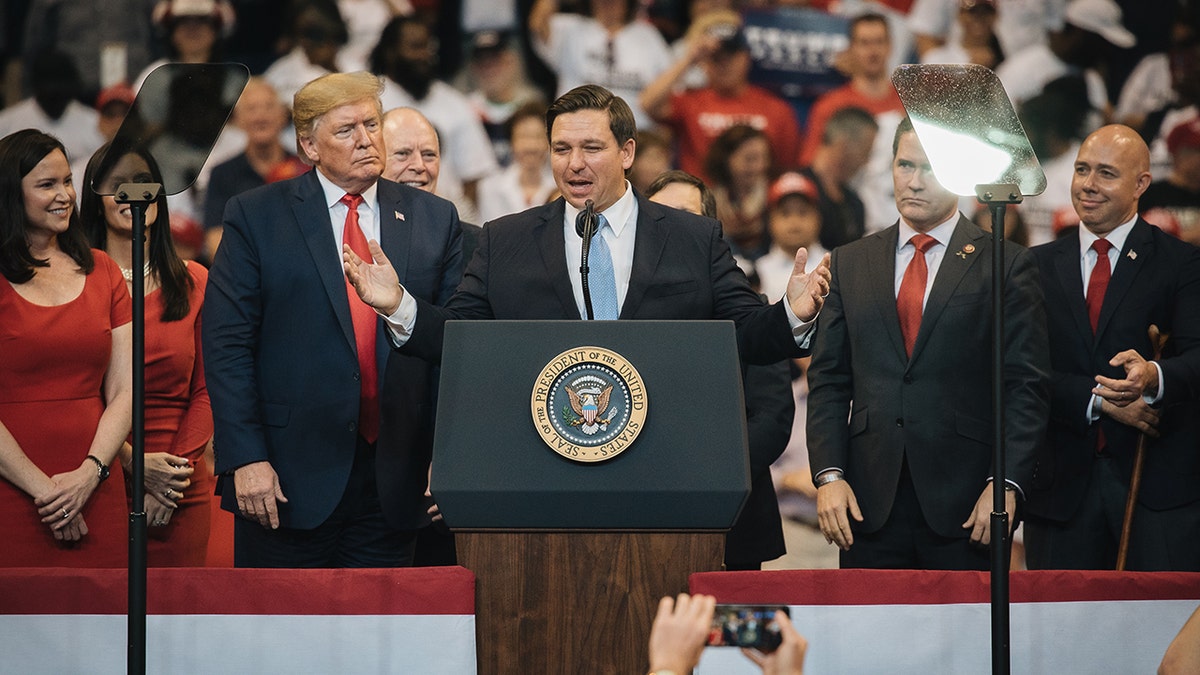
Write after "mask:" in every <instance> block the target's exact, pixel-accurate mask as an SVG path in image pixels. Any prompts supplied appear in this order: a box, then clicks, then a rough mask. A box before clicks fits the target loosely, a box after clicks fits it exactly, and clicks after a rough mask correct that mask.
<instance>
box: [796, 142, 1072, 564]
mask: <svg viewBox="0 0 1200 675" xmlns="http://www.w3.org/2000/svg"><path fill="white" fill-rule="evenodd" d="M892 151H893V160H892V179H893V183H894V186H895V195H896V206H897V209H898V210H899V211H900V220H899V222H898V223H897V224H895V225H893V226H891V227H889V228H887V229H886V230H883V231H881V232H879V233H876V234H874V235H870V236H867V237H865V238H863V239H860V240H858V241H855V242H852V243H849V244H846V245H845V246H842V247H839V248H838V249H836V250H835V251H834V253H833V263H832V265H831V269H832V272H833V278H832V282H831V289H830V292H829V298H828V299H827V301H826V303H825V308H824V309H823V310H822V312H821V317H820V320H819V327H818V331H817V337H816V344H815V346H814V348H813V359H812V365H811V367H810V368H809V371H808V377H809V385H810V390H809V395H808V448H809V456H810V458H811V464H812V468H813V475H814V476H815V478H814V482H815V483H816V485H817V486H818V489H817V511H818V518H819V520H820V525H821V531H822V532H823V533H824V534H825V538H826V539H827V540H829V541H830V542H833V543H836V544H837V545H838V546H839V547H840V548H841V549H842V551H841V566H842V567H884V568H913V569H987V567H988V560H989V558H988V554H987V550H986V549H985V548H984V547H983V546H984V545H986V544H988V543H989V542H990V541H991V537H992V536H995V535H994V534H993V533H992V532H991V531H990V530H991V528H990V525H991V523H990V517H991V511H992V482H991V469H992V443H991V438H992V416H991V414H990V410H991V405H992V403H991V401H992V394H991V392H992V383H991V378H990V377H989V374H990V372H991V359H990V355H991V342H992V321H991V301H990V300H991V257H992V254H991V243H990V237H989V236H988V235H987V234H985V233H984V232H982V231H981V230H980V229H979V228H978V227H976V226H975V225H973V224H972V223H971V222H970V221H969V220H967V219H966V218H965V217H963V216H962V214H960V213H959V212H958V197H957V196H956V195H954V194H952V193H950V192H949V191H948V190H946V189H945V188H944V187H942V186H941V185H940V184H939V183H938V182H937V180H936V179H935V178H934V176H933V174H932V172H931V168H930V165H929V160H928V158H927V157H926V156H925V151H924V149H923V148H922V147H921V143H920V141H919V140H918V139H917V135H916V133H914V131H913V128H912V124H911V122H910V121H909V120H908V119H907V118H906V119H905V120H904V121H902V122H901V124H900V126H899V127H898V128H897V130H896V136H895V139H894V140H893V143H892ZM1005 266H1006V270H1005V274H1004V278H1005V284H1004V289H1003V291H1004V303H1005V312H1006V319H1005V335H1004V345H1005V347H1004V348H1005V359H1006V362H1005V363H1006V366H1005V392H1006V399H1005V417H1006V424H1005V434H1006V440H1005V445H1006V450H1007V454H1006V467H1005V471H1006V474H1005V475H1006V480H1007V485H1006V486H1005V490H1006V510H1007V511H1008V514H1009V517H1010V518H1011V517H1013V515H1014V510H1015V507H1016V501H1017V496H1018V495H1017V490H1020V489H1025V488H1026V486H1028V484H1029V479H1030V477H1031V475H1032V473H1033V453H1034V448H1035V446H1036V444H1037V442H1038V441H1039V439H1040V438H1041V436H1042V433H1043V432H1044V431H1045V428H1046V415H1047V410H1048V401H1047V393H1046V387H1047V377H1048V375H1049V362H1048V359H1047V358H1046V350H1047V347H1046V327H1045V316H1044V311H1043V307H1042V294H1041V289H1040V288H1039V285H1038V279H1037V268H1036V266H1035V265H1034V262H1033V256H1032V255H1030V254H1029V252H1028V251H1026V250H1025V249H1022V248H1020V247H1018V246H1008V245H1006V247H1005ZM847 420H849V422H847Z"/></svg>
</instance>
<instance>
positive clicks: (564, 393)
mask: <svg viewBox="0 0 1200 675" xmlns="http://www.w3.org/2000/svg"><path fill="white" fill-rule="evenodd" d="M530 407H531V409H532V412H533V425H534V427H535V428H536V429H537V432H538V435H539V436H541V437H542V440H543V441H545V443H546V445H548V446H550V449H551V450H553V451H555V452H557V453H558V454H560V455H562V456H563V457H566V458H567V459H570V460H574V461H576V462H602V461H604V460H606V459H612V458H613V457H616V456H617V455H619V454H621V453H622V452H624V451H625V450H626V449H628V448H629V446H630V445H631V444H632V443H633V441H634V439H636V438H637V437H638V434H640V433H641V431H642V429H643V428H644V426H645V423H646V389H645V387H644V386H643V384H642V376H641V375H639V374H638V371H637V369H636V368H634V367H633V365H632V364H630V363H629V362H628V361H626V360H625V358H624V357H623V356H621V355H620V354H618V353H616V352H614V351H611V350H609V349H604V348H603V347H576V348H574V349H568V350H567V351H565V352H563V353H561V354H559V355H558V356H556V357H554V358H553V359H552V360H551V361H550V362H549V363H547V364H546V367H544V368H542V370H541V372H540V373H539V374H538V377H537V381H536V382H535V383H534V385H533V396H532V398H531V399H530Z"/></svg>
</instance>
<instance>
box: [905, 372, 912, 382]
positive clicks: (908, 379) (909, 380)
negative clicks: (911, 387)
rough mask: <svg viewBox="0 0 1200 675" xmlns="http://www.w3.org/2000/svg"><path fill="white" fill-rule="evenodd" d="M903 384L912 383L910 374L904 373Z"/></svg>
mask: <svg viewBox="0 0 1200 675" xmlns="http://www.w3.org/2000/svg"><path fill="white" fill-rule="evenodd" d="M904 384H912V375H908V374H905V376H904Z"/></svg>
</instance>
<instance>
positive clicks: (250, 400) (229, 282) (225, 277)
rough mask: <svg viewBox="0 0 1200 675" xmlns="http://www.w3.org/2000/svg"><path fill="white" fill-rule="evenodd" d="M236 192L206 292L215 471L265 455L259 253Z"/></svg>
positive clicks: (207, 368) (204, 334)
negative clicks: (258, 356)
mask: <svg viewBox="0 0 1200 675" xmlns="http://www.w3.org/2000/svg"><path fill="white" fill-rule="evenodd" d="M248 222H249V221H248V219H247V217H246V214H245V212H244V210H243V208H242V203H241V201H239V200H238V199H237V198H234V199H232V200H230V202H229V206H228V208H227V209H226V212H225V220H224V226H225V234H224V236H223V237H222V239H221V246H220V247H218V249H217V256H216V259H215V260H214V261H213V266H212V269H211V270H210V272H209V276H208V287H207V290H206V291H205V296H204V321H203V322H202V325H201V330H202V338H203V346H204V376H205V379H206V381H207V384H208V391H209V397H210V400H211V401H212V411H213V420H214V432H215V436H214V443H215V447H216V448H218V451H217V452H216V467H215V472H216V473H217V474H222V473H226V472H229V471H232V470H233V469H236V468H238V467H239V466H243V465H246V464H250V463H252V462H258V461H266V460H267V459H268V455H267V443H266V436H265V434H264V433H263V428H262V421H261V420H260V419H259V411H260V410H261V409H262V402H261V401H260V400H259V391H260V389H259V386H258V382H257V377H256V375H255V373H256V369H255V353H254V347H253V345H255V344H257V343H258V336H259V331H260V325H261V321H262V287H261V276H260V268H259V255H258V251H257V250H256V247H255V244H254V241H253V238H252V237H251V236H250V234H249V228H248Z"/></svg>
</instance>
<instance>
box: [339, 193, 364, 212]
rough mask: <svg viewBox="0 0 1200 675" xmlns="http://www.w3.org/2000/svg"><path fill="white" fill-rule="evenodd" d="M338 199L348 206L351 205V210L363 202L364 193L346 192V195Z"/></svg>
mask: <svg viewBox="0 0 1200 675" xmlns="http://www.w3.org/2000/svg"><path fill="white" fill-rule="evenodd" d="M338 201H339V202H341V203H343V204H345V205H346V206H348V207H350V210H351V211H353V210H355V209H357V208H358V205H359V204H361V203H363V196H362V195H352V194H344V195H342V198H341V199H339V200H338Z"/></svg>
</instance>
